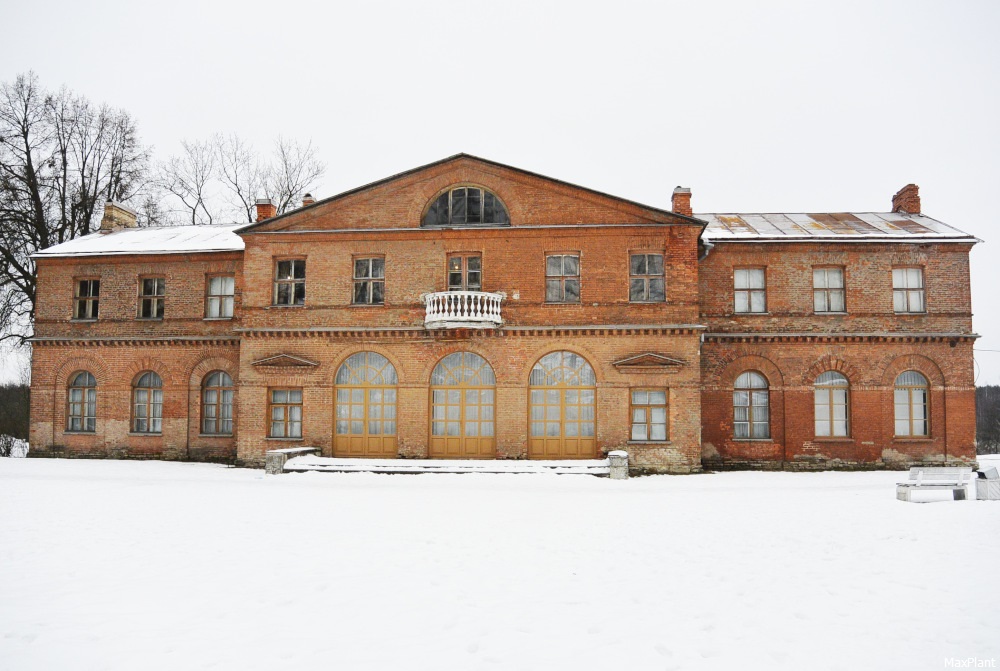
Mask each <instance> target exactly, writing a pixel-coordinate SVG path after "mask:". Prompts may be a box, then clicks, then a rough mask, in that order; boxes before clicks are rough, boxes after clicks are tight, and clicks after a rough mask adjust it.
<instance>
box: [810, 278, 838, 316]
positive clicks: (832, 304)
mask: <svg viewBox="0 0 1000 671" xmlns="http://www.w3.org/2000/svg"><path fill="white" fill-rule="evenodd" d="M844 309H845V308H844V269H843V268H813V311H814V312H844Z"/></svg>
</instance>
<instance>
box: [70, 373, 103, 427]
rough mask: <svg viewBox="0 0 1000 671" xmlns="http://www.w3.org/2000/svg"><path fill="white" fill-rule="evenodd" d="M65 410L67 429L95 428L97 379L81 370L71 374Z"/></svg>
mask: <svg viewBox="0 0 1000 671" xmlns="http://www.w3.org/2000/svg"><path fill="white" fill-rule="evenodd" d="M67 400H68V403H69V407H68V408H67V411H66V417H67V422H66V429H67V430H68V431H96V430H97V380H95V379H94V376H93V375H91V374H90V373H88V372H87V371H83V372H82V373H77V374H76V375H74V376H73V379H72V381H70V383H69V395H68V397H67Z"/></svg>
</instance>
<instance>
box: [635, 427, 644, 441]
mask: <svg viewBox="0 0 1000 671" xmlns="http://www.w3.org/2000/svg"><path fill="white" fill-rule="evenodd" d="M632 440H646V425H645V424H633V425H632Z"/></svg>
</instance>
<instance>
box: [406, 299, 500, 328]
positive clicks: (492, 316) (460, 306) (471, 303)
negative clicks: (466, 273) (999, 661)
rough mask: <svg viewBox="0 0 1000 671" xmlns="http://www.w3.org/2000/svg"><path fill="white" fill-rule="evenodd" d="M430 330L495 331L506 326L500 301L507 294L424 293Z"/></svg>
mask: <svg viewBox="0 0 1000 671" xmlns="http://www.w3.org/2000/svg"><path fill="white" fill-rule="evenodd" d="M422 298H423V300H424V307H426V308H427V312H426V314H425V316H424V327H425V328H428V329H457V328H473V329H485V328H496V327H497V326H502V325H503V318H502V317H501V316H500V302H501V301H503V299H505V298H507V294H505V293H503V292H500V293H495V294H491V293H487V292H485V291H437V292H434V293H432V294H423V296H422Z"/></svg>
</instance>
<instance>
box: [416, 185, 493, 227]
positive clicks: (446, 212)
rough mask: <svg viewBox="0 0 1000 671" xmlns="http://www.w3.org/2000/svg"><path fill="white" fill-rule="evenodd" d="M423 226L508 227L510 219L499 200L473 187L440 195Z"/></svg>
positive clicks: (425, 217) (461, 187)
mask: <svg viewBox="0 0 1000 671" xmlns="http://www.w3.org/2000/svg"><path fill="white" fill-rule="evenodd" d="M423 225H424V226H470V225H473V226H477V225H486V226H490V225H492V226H509V225H510V215H508V214H507V208H506V207H504V204H503V203H501V202H500V199H499V198H497V197H496V196H495V195H493V194H492V193H490V192H489V191H487V190H486V189H482V188H479V187H474V186H460V187H457V188H454V189H452V190H450V191H446V192H445V193H442V194H441V195H440V196H438V197H437V199H436V200H435V201H434V202H433V203H432V204H431V206H430V209H428V210H427V214H425V215H424V222H423Z"/></svg>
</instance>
